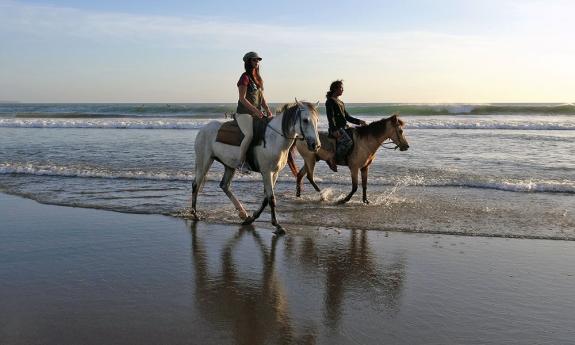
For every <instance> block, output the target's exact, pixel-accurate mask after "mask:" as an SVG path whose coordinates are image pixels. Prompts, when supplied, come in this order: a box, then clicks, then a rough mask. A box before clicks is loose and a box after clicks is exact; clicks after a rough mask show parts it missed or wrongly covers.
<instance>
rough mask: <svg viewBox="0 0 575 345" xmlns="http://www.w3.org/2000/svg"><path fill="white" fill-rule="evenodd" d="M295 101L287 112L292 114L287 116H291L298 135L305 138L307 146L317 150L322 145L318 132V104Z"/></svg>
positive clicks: (313, 150)
mask: <svg viewBox="0 0 575 345" xmlns="http://www.w3.org/2000/svg"><path fill="white" fill-rule="evenodd" d="M295 101H296V103H295V105H293V106H291V107H289V108H288V109H287V112H286V113H288V114H290V116H289V117H286V118H288V119H289V118H291V120H290V121H289V122H291V124H292V125H293V130H294V132H295V135H296V137H298V138H299V139H303V140H305V141H306V143H307V148H308V149H309V150H310V151H312V152H316V151H317V150H319V148H320V146H321V144H320V141H319V134H318V132H317V123H318V119H319V116H318V110H317V104H315V105H314V104H312V103H308V102H300V101H298V100H297V99H296V100H295ZM284 128H285V127H284Z"/></svg>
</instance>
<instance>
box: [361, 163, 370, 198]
mask: <svg viewBox="0 0 575 345" xmlns="http://www.w3.org/2000/svg"><path fill="white" fill-rule="evenodd" d="M368 171H369V165H368V166H364V167H363V168H361V188H362V189H363V203H364V204H367V205H369V200H368V199H367V172H368Z"/></svg>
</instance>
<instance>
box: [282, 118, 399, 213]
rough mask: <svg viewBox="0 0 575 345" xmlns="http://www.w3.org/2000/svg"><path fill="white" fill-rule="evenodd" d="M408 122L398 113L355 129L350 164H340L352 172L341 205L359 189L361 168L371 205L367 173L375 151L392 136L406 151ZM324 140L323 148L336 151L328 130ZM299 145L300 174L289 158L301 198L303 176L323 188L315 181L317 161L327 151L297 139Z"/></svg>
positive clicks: (314, 185)
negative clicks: (301, 165) (314, 147)
mask: <svg viewBox="0 0 575 345" xmlns="http://www.w3.org/2000/svg"><path fill="white" fill-rule="evenodd" d="M404 125H405V123H404V122H403V121H402V120H401V119H399V117H397V115H393V116H391V117H389V118H387V119H381V120H378V121H374V122H372V123H370V124H369V125H367V126H362V127H356V128H354V130H353V142H354V145H353V149H352V150H351V152H350V153H349V154H348V157H347V164H339V163H338V165H347V166H348V167H349V171H350V173H351V184H352V188H351V192H350V193H349V194H348V195H347V196H346V197H345V198H343V199H341V200H339V201H338V202H337V203H338V204H344V203H346V202H348V201H349V199H351V197H352V196H353V194H354V193H355V192H356V191H357V178H358V176H357V175H358V172H359V171H361V186H362V188H363V202H364V203H366V204H369V200H368V199H367V173H368V171H369V166H370V164H371V163H372V162H373V160H374V158H375V153H376V151H377V149H379V147H380V146H381V144H383V142H384V141H386V140H387V139H391V140H392V141H393V143H394V144H395V145H396V148H398V147H399V150H400V151H405V150H407V149H408V148H409V144H408V143H407V140H406V139H405V136H404V135H403V126H404ZM319 135H320V141H321V143H322V149H320V151H321V150H331V151H335V150H334V149H335V139H333V138H330V137H328V135H327V133H325V132H320V133H319ZM295 146H296V147H297V150H298V152H299V153H300V155H301V156H302V157H303V160H304V166H303V167H302V168H301V170H300V171H299V172H297V174H296V173H295V172H296V171H297V166H296V165H295V162H294V160H293V158H292V157H291V155H290V159H288V164H289V166H290V169H291V171H292V173H294V176H296V178H297V187H296V195H297V196H298V197H299V196H300V195H301V188H302V179H303V176H304V175H305V174H306V173H307V179H308V180H309V182H310V183H311V185H312V186H313V188H315V190H316V191H318V192H319V191H320V189H319V187H318V185H317V184H316V183H315V181H314V180H313V171H314V168H315V163H316V162H317V161H318V160H324V159H325V158H326V156H327V155H326V154H325V153H324V154H322V152H313V151H310V150H309V149H308V148H307V146H306V145H305V143H301V142H297V143H296V144H295Z"/></svg>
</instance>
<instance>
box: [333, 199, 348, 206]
mask: <svg viewBox="0 0 575 345" xmlns="http://www.w3.org/2000/svg"><path fill="white" fill-rule="evenodd" d="M347 201H348V200H346V199H340V200H338V201H336V202H335V204H336V205H343V204H345V203H346V202H347Z"/></svg>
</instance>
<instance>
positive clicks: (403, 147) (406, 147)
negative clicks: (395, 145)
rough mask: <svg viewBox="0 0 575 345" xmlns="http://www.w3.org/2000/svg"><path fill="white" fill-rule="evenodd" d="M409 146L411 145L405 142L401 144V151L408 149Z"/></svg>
mask: <svg viewBox="0 0 575 345" xmlns="http://www.w3.org/2000/svg"><path fill="white" fill-rule="evenodd" d="M408 148H409V145H407V144H405V145H400V146H399V151H407V149H408Z"/></svg>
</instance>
